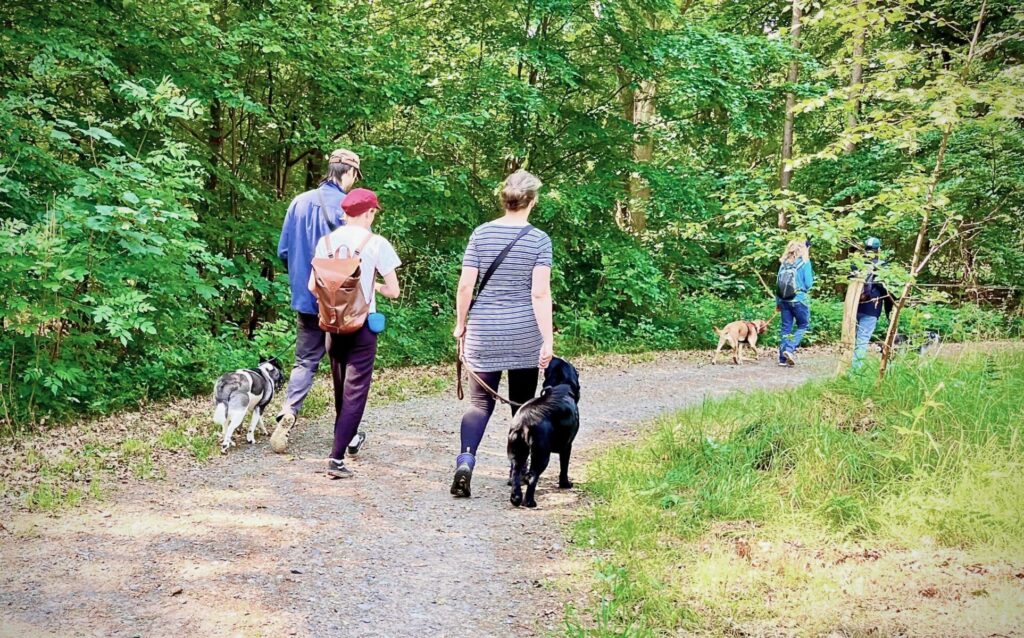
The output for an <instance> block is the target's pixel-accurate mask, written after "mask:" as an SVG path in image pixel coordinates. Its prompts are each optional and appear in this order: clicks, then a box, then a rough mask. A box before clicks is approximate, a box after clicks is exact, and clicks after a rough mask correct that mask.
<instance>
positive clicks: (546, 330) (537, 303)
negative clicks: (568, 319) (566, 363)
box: [530, 266, 554, 368]
mask: <svg viewBox="0 0 1024 638" xmlns="http://www.w3.org/2000/svg"><path fill="white" fill-rule="evenodd" d="M530 296H531V297H532V298H533V316H534V317H536V319H537V327H538V328H540V336H541V338H542V339H543V340H544V343H543V344H542V345H541V348H540V360H539V361H538V362H537V363H538V365H540V367H542V368H546V367H548V364H549V363H551V357H553V356H554V329H553V328H552V326H551V266H534V268H533V283H532V285H531V288H530Z"/></svg>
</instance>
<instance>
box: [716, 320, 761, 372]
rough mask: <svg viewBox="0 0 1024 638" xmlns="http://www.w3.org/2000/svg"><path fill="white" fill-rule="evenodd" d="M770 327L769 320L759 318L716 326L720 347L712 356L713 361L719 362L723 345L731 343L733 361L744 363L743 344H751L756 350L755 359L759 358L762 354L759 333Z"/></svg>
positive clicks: (752, 348) (751, 347)
mask: <svg viewBox="0 0 1024 638" xmlns="http://www.w3.org/2000/svg"><path fill="white" fill-rule="evenodd" d="M767 329H768V322H767V321H762V320H761V319H758V320H757V321H733V322H732V323H730V324H729V325H727V326H726V327H724V328H722V329H721V330H719V329H718V328H715V334H716V335H718V349H717V350H715V356H714V357H712V359H711V363H718V353H720V352H721V351H722V346H724V345H725V344H727V343H728V344H729V346H730V347H731V348H732V362H733V363H735V364H737V365H739V364H741V363H743V345H744V344H746V345H748V346H750V349H751V350H753V351H754V359H757V358H758V357H759V356H760V355H759V353H758V351H757V335H760V334H764V331H765V330H767Z"/></svg>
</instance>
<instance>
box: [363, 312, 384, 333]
mask: <svg viewBox="0 0 1024 638" xmlns="http://www.w3.org/2000/svg"><path fill="white" fill-rule="evenodd" d="M366 325H367V327H369V328H370V332H372V333H373V334H375V335H379V334H380V333H382V332H384V326H386V325H387V320H386V319H385V318H384V315H383V313H380V312H371V313H370V314H369V315H367V317H366Z"/></svg>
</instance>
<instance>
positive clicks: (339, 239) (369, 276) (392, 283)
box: [307, 188, 402, 478]
mask: <svg viewBox="0 0 1024 638" xmlns="http://www.w3.org/2000/svg"><path fill="white" fill-rule="evenodd" d="M341 208H342V209H343V210H344V211H345V225H344V226H342V227H341V228H338V229H337V230H335V231H334V232H332V233H331V234H330V235H329V236H328V237H324V238H321V239H320V241H319V242H317V245H316V252H315V253H314V256H315V257H320V258H324V257H332V256H334V255H339V253H340V254H341V256H343V257H344V256H348V255H351V254H353V252H355V251H356V250H358V249H359V247H360V246H362V250H361V251H360V252H359V258H360V265H359V272H360V284H361V288H362V292H363V295H364V296H365V298H366V300H367V301H369V304H370V312H371V313H375V312H376V311H377V300H376V293H380V294H381V295H383V296H385V297H387V298H388V299H395V298H397V297H398V295H399V293H400V292H401V291H400V288H399V286H398V275H397V273H396V272H395V271H396V269H397V268H398V267H399V266H401V265H402V261H401V260H400V259H399V258H398V254H397V253H396V252H395V249H394V248H393V247H392V246H391V243H390V242H389V241H388V240H386V239H384V238H383V237H381V236H380V235H375V234H373V231H372V230H371V228H372V226H373V220H374V219H375V218H376V216H377V213H378V212H379V211H380V203H379V202H378V201H377V195H376V194H375V193H374V192H373V191H371V190H367V189H365V188H357V189H355V190H353V191H352V192H351V193H349V194H348V195H346V196H345V198H344V199H343V200H341ZM368 237H369V239H367V238H368ZM364 242H365V245H363V244H364ZM328 246H331V247H332V248H333V250H334V255H330V254H328V248H327V247H328ZM378 275H379V276H380V277H381V278H383V282H380V281H377V276H378ZM307 285H308V288H309V290H310V291H312V290H313V287H314V279H313V274H312V273H310V276H309V282H308V284H307ZM371 317H372V315H371ZM371 323H372V322H371V321H367V323H366V325H364V326H363V327H362V328H360V329H359V330H357V331H356V332H353V333H351V334H328V335H327V354H328V355H329V356H330V358H331V378H332V380H333V382H334V407H335V410H336V414H335V418H334V445H333V447H332V448H331V456H330V458H329V459H328V460H327V474H328V476H330V477H332V478H349V477H351V476H352V471H351V470H349V469H348V468H346V467H345V452H346V451H347V452H348V453H349V454H350V455H354V454H356V453H358V452H359V448H360V447H361V446H362V445H363V442H364V441H366V434H365V433H364V432H360V431H359V422H360V421H362V419H363V411H364V410H365V409H366V399H367V397H368V396H369V395H370V383H371V381H372V379H373V363H374V360H375V359H376V357H377V334H376V332H374V330H373V329H372V328H373V326H372V325H371Z"/></svg>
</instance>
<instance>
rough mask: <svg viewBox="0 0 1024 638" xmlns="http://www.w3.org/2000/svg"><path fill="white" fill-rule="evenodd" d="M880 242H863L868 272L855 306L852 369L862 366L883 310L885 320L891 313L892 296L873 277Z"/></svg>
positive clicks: (871, 240)
mask: <svg viewBox="0 0 1024 638" xmlns="http://www.w3.org/2000/svg"><path fill="white" fill-rule="evenodd" d="M881 248H882V242H881V240H879V239H878V238H877V237H868V239H867V240H866V241H865V242H864V251H865V253H866V254H867V256H868V258H869V266H868V272H867V273H866V274H865V275H864V290H863V291H862V292H861V293H860V304H858V305H857V342H856V345H854V348H853V369H854V370H857V369H859V368H860V367H861V366H863V365H864V355H866V354H867V352H868V344H869V343H871V337H872V335H874V334H875V327H876V326H877V325H878V319H879V318H880V317H881V316H882V309H883V308H884V309H885V316H886V318H888V317H889V313H890V312H891V311H892V306H893V303H892V295H890V294H889V291H888V290H887V289H886V287H885V284H884V283H882V282H881V281H879V280H878V279H877V278H876V276H875V268H876V267H878V266H879V265H881V263H882V262H881V261H880V260H879V257H878V251H879V250H880V249H881Z"/></svg>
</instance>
